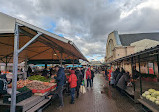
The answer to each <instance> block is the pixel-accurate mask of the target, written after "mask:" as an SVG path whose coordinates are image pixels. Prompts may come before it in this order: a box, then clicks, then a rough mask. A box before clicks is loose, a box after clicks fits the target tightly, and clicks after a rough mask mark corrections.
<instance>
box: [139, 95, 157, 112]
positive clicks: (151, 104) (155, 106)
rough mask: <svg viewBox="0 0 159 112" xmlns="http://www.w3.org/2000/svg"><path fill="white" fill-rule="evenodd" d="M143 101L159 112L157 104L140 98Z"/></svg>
mask: <svg viewBox="0 0 159 112" xmlns="http://www.w3.org/2000/svg"><path fill="white" fill-rule="evenodd" d="M140 98H141V99H142V100H143V101H145V102H146V103H147V104H149V105H150V106H152V107H153V108H155V109H156V110H159V106H158V105H156V103H154V102H152V101H150V100H147V99H146V98H145V97H142V96H141V97H140Z"/></svg>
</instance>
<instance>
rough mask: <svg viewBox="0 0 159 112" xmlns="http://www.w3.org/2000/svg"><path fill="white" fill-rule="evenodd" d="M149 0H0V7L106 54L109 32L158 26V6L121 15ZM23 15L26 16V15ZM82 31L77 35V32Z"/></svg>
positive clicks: (91, 51) (82, 47) (93, 51)
mask: <svg viewBox="0 0 159 112" xmlns="http://www.w3.org/2000/svg"><path fill="white" fill-rule="evenodd" d="M146 1H147V0H114V1H113V2H111V3H110V2H109V1H108V0H98V1H97V0H58V1H57V0H23V1H21V0H9V1H6V0H0V11H2V12H4V13H7V14H9V15H12V16H14V17H18V18H20V19H22V20H24V21H27V22H30V23H31V24H34V25H37V26H39V27H42V28H44V29H51V28H52V25H51V24H50V23H51V22H55V23H56V29H55V32H56V33H57V34H64V35H65V36H66V37H68V38H69V39H71V40H73V41H74V42H75V44H76V45H77V46H78V47H79V48H80V50H81V51H82V52H83V53H84V55H87V56H93V55H94V54H99V55H100V56H101V57H102V56H103V57H104V55H105V46H106V39H107V35H108V34H109V33H110V32H112V31H113V30H118V31H119V32H120V33H133V32H150V31H157V30H159V25H157V24H156V23H158V22H159V19H158V18H159V14H158V10H155V9H153V8H151V7H146V8H143V9H141V10H137V11H134V12H133V13H132V14H130V15H129V16H128V17H125V18H122V19H121V18H120V15H121V13H122V11H129V10H132V9H133V8H134V7H136V6H137V5H139V4H141V3H143V2H146ZM21 15H22V16H21ZM23 16H24V17H23ZM77 35H79V37H78V38H77V37H76V36H77Z"/></svg>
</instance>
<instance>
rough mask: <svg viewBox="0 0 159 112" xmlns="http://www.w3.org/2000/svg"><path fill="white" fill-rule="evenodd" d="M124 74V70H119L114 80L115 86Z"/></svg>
mask: <svg viewBox="0 0 159 112" xmlns="http://www.w3.org/2000/svg"><path fill="white" fill-rule="evenodd" d="M124 73H125V70H124V69H123V68H121V72H120V73H119V74H118V75H117V77H116V80H115V85H117V83H118V81H119V79H120V78H121V76H122V75H123V74H124Z"/></svg>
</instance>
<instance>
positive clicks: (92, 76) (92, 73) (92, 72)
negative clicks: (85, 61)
mask: <svg viewBox="0 0 159 112" xmlns="http://www.w3.org/2000/svg"><path fill="white" fill-rule="evenodd" d="M94 77H95V75H94V71H93V70H91V79H93V78H94Z"/></svg>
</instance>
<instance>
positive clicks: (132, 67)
mask: <svg viewBox="0 0 159 112" xmlns="http://www.w3.org/2000/svg"><path fill="white" fill-rule="evenodd" d="M133 64H134V62H133V57H131V71H132V77H133V85H134V91H135V89H136V88H135V81H134V66H133Z"/></svg>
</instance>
